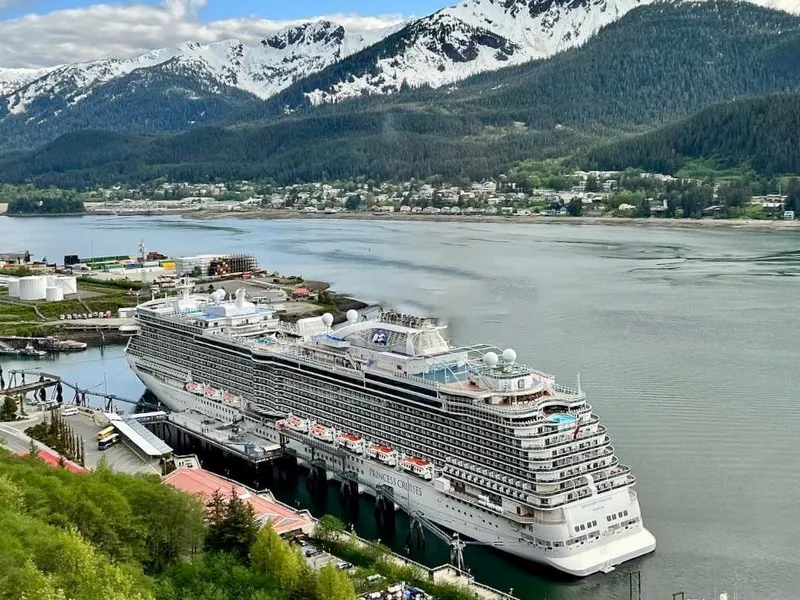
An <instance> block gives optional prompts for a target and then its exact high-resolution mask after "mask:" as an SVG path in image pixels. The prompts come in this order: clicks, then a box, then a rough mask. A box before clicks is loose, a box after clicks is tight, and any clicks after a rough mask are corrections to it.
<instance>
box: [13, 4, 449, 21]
mask: <svg viewBox="0 0 800 600" xmlns="http://www.w3.org/2000/svg"><path fill="white" fill-rule="evenodd" d="M454 1H455V0H454ZM113 3H114V4H131V2H113ZM451 3H454V2H448V0H402V1H401V0H397V1H396V2H387V1H385V0H383V1H377V2H375V1H374V0H373V1H370V0H294V1H288V2H287V1H286V0H261V1H259V0H208V2H207V4H206V6H205V7H203V8H202V9H201V10H200V12H199V15H198V16H199V17H200V19H201V20H216V19H229V18H235V17H246V16H249V15H258V16H259V17H265V18H268V19H302V18H307V17H313V16H318V15H327V14H334V13H352V14H359V15H383V14H397V13H401V14H404V15H425V14H428V13H431V12H433V11H435V10H438V9H440V8H442V7H444V6H447V5H448V4H451ZM93 4H99V2H97V1H96V0H0V19H13V18H16V17H20V16H22V15H25V14H29V13H37V14H44V13H49V12H53V11H56V10H63V9H67V8H78V7H85V6H90V5H93ZM137 4H151V5H158V4H160V1H159V0H143V1H142V2H137ZM4 5H5V6H4Z"/></svg>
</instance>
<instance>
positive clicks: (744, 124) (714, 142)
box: [583, 93, 800, 175]
mask: <svg viewBox="0 0 800 600" xmlns="http://www.w3.org/2000/svg"><path fill="white" fill-rule="evenodd" d="M798 132H800V93H788V94H776V95H772V96H766V97H760V98H749V99H746V100H738V101H735V102H728V103H725V104H718V105H715V106H712V107H710V108H708V109H706V110H703V111H702V112H700V113H699V114H698V115H696V116H694V117H691V118H689V119H686V120H683V121H680V122H678V123H675V124H672V125H668V126H666V127H662V128H660V129H657V130H655V131H652V132H649V133H646V134H643V135H638V136H634V137H630V138H627V139H623V140H621V141H619V142H615V143H611V144H605V145H602V146H599V147H596V148H594V149H592V150H590V151H589V152H588V153H587V155H586V159H585V161H583V162H584V164H585V166H586V167H587V168H591V169H596V168H599V169H612V170H613V169H624V168H627V167H639V168H642V169H646V170H648V171H655V172H659V173H675V172H676V171H678V170H679V169H680V168H681V167H683V165H684V164H685V162H686V159H687V158H708V159H714V161H715V162H716V164H717V166H718V167H719V168H730V167H738V166H740V165H745V166H747V167H750V168H752V169H753V170H755V171H757V172H759V173H764V174H768V175H772V174H780V173H800V137H799V136H798Z"/></svg>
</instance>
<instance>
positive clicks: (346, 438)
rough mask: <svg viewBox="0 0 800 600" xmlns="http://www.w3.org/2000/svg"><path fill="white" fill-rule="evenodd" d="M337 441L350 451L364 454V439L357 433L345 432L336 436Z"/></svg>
mask: <svg viewBox="0 0 800 600" xmlns="http://www.w3.org/2000/svg"><path fill="white" fill-rule="evenodd" d="M336 443H337V444H338V445H339V446H344V447H345V448H347V449H348V450H350V452H354V453H356V454H364V439H363V438H361V437H359V436H357V435H356V434H355V433H347V432H343V433H340V434H339V437H337V438H336Z"/></svg>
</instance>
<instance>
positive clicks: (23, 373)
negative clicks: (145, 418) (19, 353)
mask: <svg viewBox="0 0 800 600" xmlns="http://www.w3.org/2000/svg"><path fill="white" fill-rule="evenodd" d="M7 375H8V377H9V380H8V387H7V388H5V389H0V396H3V395H6V396H21V397H22V398H26V397H27V395H28V394H29V393H30V392H34V393H39V394H41V392H43V391H44V390H47V389H50V388H53V390H54V393H53V394H52V396H51V398H50V400H47V399H46V397H41V396H40V398H39V400H40V404H41V405H43V406H45V405H49V406H52V405H54V404H63V403H65V399H64V396H63V390H64V388H69V389H71V390H72V391H73V392H74V396H73V398H72V401H71V402H66V403H67V404H74V405H75V406H87V397H89V398H101V399H103V401H104V405H105V409H106V410H107V411H111V410H112V409H113V408H114V402H118V403H122V404H128V405H133V406H136V405H144V406H150V407H152V408H157V409H160V408H162V407H161V405H160V404H152V403H148V402H146V401H143V400H131V399H130V398H123V397H122V396H117V395H116V394H105V393H100V392H94V391H92V390H88V389H83V388H81V387H80V386H78V384H77V383H69V382H67V381H65V380H64V379H63V378H62V377H61V376H60V375H54V374H53V373H46V372H44V371H40V370H38V369H13V370H11V371H9V372H8V373H7ZM28 378H36V380H35V381H31V382H30V383H28V381H27V379H28Z"/></svg>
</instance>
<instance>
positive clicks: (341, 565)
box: [336, 562, 353, 571]
mask: <svg viewBox="0 0 800 600" xmlns="http://www.w3.org/2000/svg"><path fill="white" fill-rule="evenodd" d="M336 568H337V569H341V570H342V571H349V570H350V569H352V568H353V563H349V562H340V563H339V564H338V565H336Z"/></svg>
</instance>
